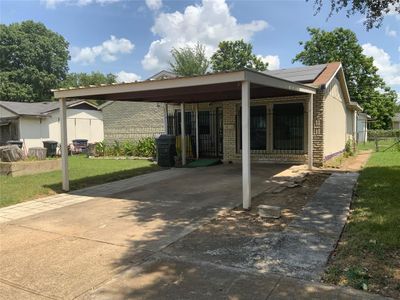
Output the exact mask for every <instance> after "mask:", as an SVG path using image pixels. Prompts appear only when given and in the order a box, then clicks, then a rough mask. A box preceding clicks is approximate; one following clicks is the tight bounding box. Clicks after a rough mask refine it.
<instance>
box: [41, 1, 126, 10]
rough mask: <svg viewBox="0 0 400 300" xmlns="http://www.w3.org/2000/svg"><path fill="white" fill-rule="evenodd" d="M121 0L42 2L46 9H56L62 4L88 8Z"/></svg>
mask: <svg viewBox="0 0 400 300" xmlns="http://www.w3.org/2000/svg"><path fill="white" fill-rule="evenodd" d="M119 1H121V0H41V1H40V2H41V3H43V4H44V5H45V6H46V8H50V9H53V8H56V7H57V5H60V4H68V5H76V6H86V5H89V4H92V3H97V4H102V5H104V4H110V3H115V2H119Z"/></svg>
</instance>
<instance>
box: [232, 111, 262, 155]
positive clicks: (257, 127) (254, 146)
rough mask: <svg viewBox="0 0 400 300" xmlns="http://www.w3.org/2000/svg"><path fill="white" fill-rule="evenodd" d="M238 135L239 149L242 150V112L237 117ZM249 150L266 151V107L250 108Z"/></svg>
mask: <svg viewBox="0 0 400 300" xmlns="http://www.w3.org/2000/svg"><path fill="white" fill-rule="evenodd" d="M237 122H238V126H237V128H238V133H239V137H240V144H239V145H240V149H242V111H241V109H240V111H239V116H238V121H237ZM250 149H251V150H266V149H267V108H266V106H251V107H250Z"/></svg>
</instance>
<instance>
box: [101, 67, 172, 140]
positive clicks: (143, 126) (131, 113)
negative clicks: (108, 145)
mask: <svg viewBox="0 0 400 300" xmlns="http://www.w3.org/2000/svg"><path fill="white" fill-rule="evenodd" d="M174 77H176V75H175V74H174V73H171V72H168V71H165V70H164V71H161V72H159V73H157V74H155V75H154V76H152V77H150V78H149V79H148V80H161V79H167V78H174ZM164 107H165V106H164V105H163V104H159V103H144V102H123V101H108V102H106V103H105V104H103V105H102V106H100V107H99V109H101V111H102V112H103V122H104V140H105V141H107V142H113V141H119V142H122V141H128V140H129V141H138V140H140V139H142V138H145V137H155V136H158V135H160V134H162V133H165V125H164V111H165V109H164Z"/></svg>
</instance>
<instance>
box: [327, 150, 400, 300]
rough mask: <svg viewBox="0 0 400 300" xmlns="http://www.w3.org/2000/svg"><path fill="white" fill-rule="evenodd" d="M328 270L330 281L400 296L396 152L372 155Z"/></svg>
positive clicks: (399, 165) (399, 185)
mask: <svg viewBox="0 0 400 300" xmlns="http://www.w3.org/2000/svg"><path fill="white" fill-rule="evenodd" d="M352 209H353V211H352V214H351V216H350V218H349V222H348V224H347V225H346V228H345V231H344V233H343V236H342V238H341V241H340V243H339V246H338V248H337V252H336V255H335V256H334V257H333V258H332V260H331V262H330V265H329V267H328V269H327V272H326V276H325V280H326V281H328V282H330V283H335V284H344V285H350V286H353V287H355V288H363V289H368V290H371V291H374V292H379V293H382V294H384V295H386V296H391V297H394V298H396V297H400V284H399V282H400V278H399V275H400V217H399V216H400V152H395V151H388V152H375V153H373V154H372V156H371V158H370V159H369V161H368V163H367V165H366V167H365V169H364V170H363V171H362V172H361V175H360V178H359V181H358V187H357V191H356V197H355V199H354V202H353V205H352Z"/></svg>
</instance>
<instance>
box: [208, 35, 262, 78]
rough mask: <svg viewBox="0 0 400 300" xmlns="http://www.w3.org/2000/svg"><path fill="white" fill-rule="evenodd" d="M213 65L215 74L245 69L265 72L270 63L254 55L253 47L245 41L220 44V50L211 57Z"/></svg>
mask: <svg viewBox="0 0 400 300" xmlns="http://www.w3.org/2000/svg"><path fill="white" fill-rule="evenodd" d="M211 65H212V69H213V70H214V71H215V72H221V71H237V70H243V69H244V68H248V69H254V70H257V71H265V70H266V69H267V67H268V63H264V62H263V61H262V60H261V59H259V58H258V57H257V56H256V55H255V54H253V46H252V45H251V44H249V43H245V42H244V41H243V40H238V41H222V42H220V43H219V45H218V50H217V51H216V52H215V53H214V54H213V55H212V57H211Z"/></svg>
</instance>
